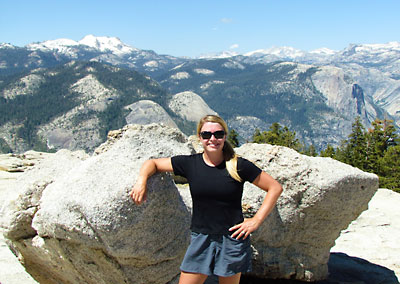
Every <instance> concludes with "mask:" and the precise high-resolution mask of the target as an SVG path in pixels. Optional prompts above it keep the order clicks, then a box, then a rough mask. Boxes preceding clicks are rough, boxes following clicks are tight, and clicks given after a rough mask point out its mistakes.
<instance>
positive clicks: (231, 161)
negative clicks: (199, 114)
mask: <svg viewBox="0 0 400 284" xmlns="http://www.w3.org/2000/svg"><path fill="white" fill-rule="evenodd" d="M206 122H213V123H218V124H219V125H221V126H222V128H223V129H224V131H225V133H226V135H228V125H227V124H226V122H225V121H224V120H223V119H222V118H221V117H219V116H217V115H206V116H204V117H203V118H201V119H200V121H199V124H197V136H199V135H200V132H201V128H202V127H203V125H204V124H205V123H206ZM222 154H223V156H224V160H225V163H226V169H227V170H228V173H229V175H230V176H231V177H232V178H233V179H235V180H237V181H238V182H242V178H241V177H240V176H239V174H238V171H237V160H238V155H237V154H236V153H235V150H234V149H233V147H232V145H231V144H230V143H229V142H228V141H227V140H225V143H224V147H223V148H222Z"/></svg>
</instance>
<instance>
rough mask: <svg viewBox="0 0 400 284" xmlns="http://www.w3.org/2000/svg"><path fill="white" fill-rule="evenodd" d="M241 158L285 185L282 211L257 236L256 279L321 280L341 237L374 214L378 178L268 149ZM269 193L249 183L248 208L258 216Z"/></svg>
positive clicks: (247, 149)
mask: <svg viewBox="0 0 400 284" xmlns="http://www.w3.org/2000/svg"><path fill="white" fill-rule="evenodd" d="M237 153H238V154H240V155H242V156H244V157H246V158H247V159H249V160H251V161H253V162H255V163H256V164H257V165H258V166H259V167H260V168H262V169H263V170H264V171H266V172H268V173H269V174H270V175H272V176H273V177H274V178H275V179H277V180H278V181H279V182H280V183H281V184H282V186H283V189H284V191H283V193H282V195H281V196H280V198H279V200H278V202H277V206H276V208H275V210H274V211H273V212H272V214H271V215H270V216H269V217H268V218H267V219H266V221H265V222H264V223H263V225H262V226H261V227H260V228H259V230H257V231H256V232H255V233H254V234H253V235H252V240H253V247H254V252H255V253H254V256H255V259H254V262H253V263H254V267H253V274H255V275H257V276H264V277H269V278H285V279H299V280H306V281H315V280H321V279H324V278H326V277H327V275H328V265H327V263H328V260H329V255H330V248H331V247H333V246H334V244H335V240H336V239H337V238H338V237H339V235H340V232H341V231H342V230H343V229H346V228H347V227H348V225H349V224H350V223H351V221H352V220H354V219H356V218H357V217H358V216H359V215H360V214H361V213H362V212H363V211H364V210H366V209H368V202H369V201H370V199H371V198H372V196H373V195H374V194H375V192H376V191H377V189H378V177H377V176H376V175H374V174H371V173H366V172H363V171H361V170H359V169H357V168H354V167H351V166H349V165H346V164H343V163H340V162H338V161H336V160H333V159H331V158H321V157H308V156H304V155H301V154H299V153H297V152H296V151H294V150H292V149H289V148H286V147H281V146H271V145H267V144H245V145H243V146H241V147H240V148H238V149H237ZM264 196H265V192H263V191H261V190H259V189H258V188H256V187H255V186H253V185H252V184H247V185H246V187H245V192H244V196H243V207H244V211H245V214H246V215H247V216H252V215H253V214H254V213H255V212H256V210H257V209H258V208H259V207H260V205H261V203H262V201H263V199H264Z"/></svg>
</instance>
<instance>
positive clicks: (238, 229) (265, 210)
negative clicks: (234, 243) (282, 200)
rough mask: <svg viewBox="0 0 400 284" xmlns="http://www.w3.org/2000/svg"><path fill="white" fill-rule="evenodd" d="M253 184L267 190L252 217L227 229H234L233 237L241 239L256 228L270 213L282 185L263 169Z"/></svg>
mask: <svg viewBox="0 0 400 284" xmlns="http://www.w3.org/2000/svg"><path fill="white" fill-rule="evenodd" d="M253 184H254V185H256V186H258V187H259V188H261V189H262V190H265V191H267V195H266V196H265V199H264V201H263V203H262V205H261V207H260V209H258V211H257V213H256V214H255V215H254V216H253V217H252V218H248V219H245V220H244V221H243V223H241V224H237V225H235V226H233V227H232V228H230V229H229V231H235V232H234V233H233V234H232V237H233V238H235V237H236V238H237V239H240V238H241V237H243V239H246V238H247V237H248V236H249V235H250V234H251V233H252V232H254V231H255V230H257V229H258V227H260V225H261V224H262V222H263V221H264V220H265V218H267V216H268V215H269V213H271V211H272V209H273V208H274V206H275V204H276V202H277V200H278V198H279V196H280V195H281V193H282V186H281V185H280V183H279V182H277V181H276V180H275V179H274V178H273V177H271V176H270V175H269V174H267V173H266V172H264V171H262V172H261V173H260V174H259V175H258V176H257V178H256V179H255V180H254V181H253Z"/></svg>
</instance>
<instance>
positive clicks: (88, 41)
mask: <svg viewBox="0 0 400 284" xmlns="http://www.w3.org/2000/svg"><path fill="white" fill-rule="evenodd" d="M79 44H82V45H86V46H90V47H93V48H96V49H99V50H100V51H112V52H115V53H130V52H132V51H137V50H138V49H136V48H134V47H131V46H129V45H127V44H125V43H123V42H122V41H121V40H120V39H119V38H117V37H107V36H100V37H99V36H94V35H87V36H85V37H84V38H83V39H81V40H80V41H79Z"/></svg>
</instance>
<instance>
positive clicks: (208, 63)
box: [0, 35, 400, 152]
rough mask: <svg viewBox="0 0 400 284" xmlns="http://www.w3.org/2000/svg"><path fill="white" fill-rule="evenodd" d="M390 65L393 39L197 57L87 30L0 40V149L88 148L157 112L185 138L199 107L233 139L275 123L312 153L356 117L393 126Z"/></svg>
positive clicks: (398, 111)
mask: <svg viewBox="0 0 400 284" xmlns="http://www.w3.org/2000/svg"><path fill="white" fill-rule="evenodd" d="M399 67H400V43H398V42H391V43H387V44H365V45H355V44H354V45H350V46H349V47H348V48H346V49H344V50H342V51H333V50H329V49H318V50H314V51H311V52H304V51H301V50H297V49H294V48H291V47H280V48H270V49H266V50H256V51H254V52H249V53H247V54H243V55H240V54H232V53H227V52H224V53H221V54H214V55H207V56H202V57H199V58H182V57H174V56H169V55H159V54H157V53H155V52H154V51H151V50H141V49H138V48H135V47H131V46H129V45H126V44H124V43H123V42H121V41H120V40H119V39H117V38H113V37H95V36H92V35H89V36H86V37H84V38H83V39H82V40H80V41H73V40H69V39H58V40H51V41H45V42H39V43H32V44H29V45H27V46H25V47H16V46H13V45H10V44H6V43H3V44H0V109H1V114H0V134H1V136H0V147H2V149H3V151H6V150H7V151H17V152H18V151H23V150H27V149H29V148H31V147H39V146H40V145H41V146H40V147H42V148H43V147H47V148H55V149H59V148H69V149H85V150H87V151H92V150H93V149H94V148H95V147H96V146H97V145H98V144H100V143H101V142H102V141H104V140H105V133H106V132H107V131H109V130H111V129H115V128H116V127H122V126H123V125H124V124H126V123H144V122H146V123H147V122H152V121H160V120H161V121H163V122H165V123H168V124H170V125H173V126H177V127H179V128H180V129H181V130H183V131H184V132H185V133H186V134H191V133H193V130H194V126H195V122H196V121H197V119H198V117H199V116H201V115H202V114H204V113H211V112H215V113H218V114H220V115H221V116H223V117H224V118H225V119H226V120H227V121H228V124H229V126H230V127H231V128H233V129H235V130H236V131H237V132H238V133H239V135H240V138H241V141H247V140H250V139H251V136H252V134H253V133H254V131H255V129H257V128H258V129H260V130H267V129H268V127H269V126H270V125H271V124H272V123H273V122H279V123H280V124H282V125H285V126H288V127H289V128H290V129H291V130H293V131H295V132H296V134H297V135H298V137H299V138H300V139H301V140H302V141H304V142H305V143H306V144H314V145H315V146H316V147H317V148H318V149H322V148H324V147H326V145H327V144H331V145H334V146H337V145H339V144H340V141H342V140H343V139H345V138H347V135H348V134H349V133H350V132H351V124H352V123H353V122H354V119H355V118H356V117H357V116H359V117H360V118H361V121H362V122H363V123H364V125H365V127H369V126H370V124H371V122H372V121H373V120H374V119H375V118H388V119H393V120H394V121H395V124H396V125H397V126H400V68H399ZM35 110H36V112H38V113H35ZM50 110H51V111H50ZM132 110H134V111H132ZM1 145H3V146H1ZM38 145H39V146H38Z"/></svg>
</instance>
